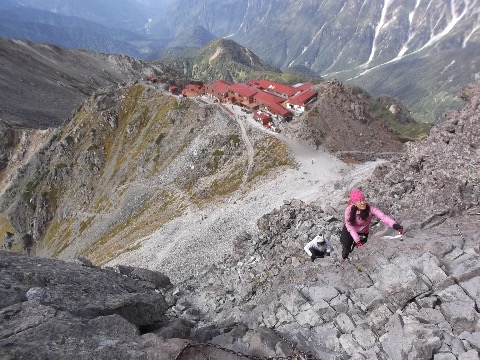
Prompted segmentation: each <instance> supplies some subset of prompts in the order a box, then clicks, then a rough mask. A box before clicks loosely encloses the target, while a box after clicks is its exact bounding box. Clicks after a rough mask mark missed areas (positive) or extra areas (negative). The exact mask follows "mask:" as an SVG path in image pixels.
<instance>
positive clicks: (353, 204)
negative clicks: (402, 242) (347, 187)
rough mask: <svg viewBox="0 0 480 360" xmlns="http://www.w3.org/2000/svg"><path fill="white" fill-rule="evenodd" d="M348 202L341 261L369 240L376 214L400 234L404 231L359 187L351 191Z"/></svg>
mask: <svg viewBox="0 0 480 360" xmlns="http://www.w3.org/2000/svg"><path fill="white" fill-rule="evenodd" d="M348 204H349V205H348V206H347V208H346V209H345V225H344V226H343V229H342V234H341V235H340V242H341V243H342V248H343V249H342V260H340V261H341V262H343V261H345V259H347V258H348V255H349V254H350V253H351V252H352V251H353V249H354V248H355V246H356V247H361V246H362V245H363V244H365V243H366V242H367V239H368V233H369V231H370V223H371V221H372V218H373V217H374V216H375V217H377V218H379V219H380V220H381V221H382V222H383V223H385V224H386V225H388V226H390V227H391V228H394V229H395V230H397V231H398V232H399V233H400V234H402V233H403V227H402V226H401V225H400V224H398V223H397V222H395V220H393V219H392V218H390V217H388V216H387V215H385V214H384V213H383V212H381V211H380V210H378V209H377V208H375V207H373V206H370V205H369V204H368V203H367V202H366V200H365V196H364V195H363V193H362V192H361V191H360V190H359V189H353V190H352V191H351V192H350V200H349V202H348Z"/></svg>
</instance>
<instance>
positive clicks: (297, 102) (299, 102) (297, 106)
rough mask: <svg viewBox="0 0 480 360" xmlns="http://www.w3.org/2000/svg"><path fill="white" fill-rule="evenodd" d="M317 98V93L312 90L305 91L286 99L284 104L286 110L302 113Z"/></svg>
mask: <svg viewBox="0 0 480 360" xmlns="http://www.w3.org/2000/svg"><path fill="white" fill-rule="evenodd" d="M317 96H318V93H317V92H316V91H313V90H307V91H304V92H301V93H300V94H298V95H296V96H294V97H292V98H291V99H288V100H287V101H286V102H285V104H286V107H287V109H292V110H296V111H300V112H304V111H305V110H306V107H307V105H308V104H309V103H311V102H312V101H314V100H315V99H316V98H317Z"/></svg>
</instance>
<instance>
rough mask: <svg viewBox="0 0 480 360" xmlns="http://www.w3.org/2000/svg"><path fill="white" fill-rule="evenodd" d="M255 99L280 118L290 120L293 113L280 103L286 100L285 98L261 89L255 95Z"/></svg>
mask: <svg viewBox="0 0 480 360" xmlns="http://www.w3.org/2000/svg"><path fill="white" fill-rule="evenodd" d="M253 101H254V102H255V103H256V104H258V105H259V106H260V107H263V108H265V109H267V110H268V111H269V112H271V113H272V114H273V115H275V116H276V117H277V118H279V119H280V120H285V121H287V120H290V119H291V118H292V116H293V114H292V113H291V112H290V111H288V110H287V109H285V108H284V107H283V106H281V105H280V104H281V103H283V102H284V101H285V99H284V98H282V97H280V96H276V95H273V94H269V93H267V92H264V91H259V92H257V93H256V94H255V95H254V96H253Z"/></svg>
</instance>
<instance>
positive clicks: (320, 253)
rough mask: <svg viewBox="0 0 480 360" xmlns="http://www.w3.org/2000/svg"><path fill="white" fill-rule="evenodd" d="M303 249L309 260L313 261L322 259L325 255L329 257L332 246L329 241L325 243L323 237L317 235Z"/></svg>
mask: <svg viewBox="0 0 480 360" xmlns="http://www.w3.org/2000/svg"><path fill="white" fill-rule="evenodd" d="M303 249H304V250H305V252H306V253H307V254H308V256H310V260H312V261H315V259H316V258H323V257H324V256H325V255H326V256H330V250H331V249H332V246H331V243H330V241H328V240H327V241H325V239H324V238H323V236H321V235H317V236H315V238H314V239H313V240H312V241H310V242H309V243H308V244H307V245H305V247H304V248H303Z"/></svg>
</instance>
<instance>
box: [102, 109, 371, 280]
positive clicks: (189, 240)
mask: <svg viewBox="0 0 480 360" xmlns="http://www.w3.org/2000/svg"><path fill="white" fill-rule="evenodd" d="M234 114H235V115H236V116H237V117H238V118H241V117H242V115H245V114H244V113H241V112H240V111H239V110H237V109H235V110H234ZM241 121H242V122H243V124H244V126H247V127H248V126H255V127H257V128H259V129H260V128H261V126H260V125H258V124H257V123H256V122H254V121H253V120H252V119H250V118H249V117H247V118H246V119H245V118H244V117H242V120H241ZM265 131H268V130H265ZM275 136H277V137H278V138H280V139H281V140H283V141H285V142H286V143H287V145H288V146H289V148H290V150H291V151H292V153H293V155H294V156H295V158H296V161H297V162H298V165H299V166H298V168H296V169H287V170H285V171H283V172H281V173H276V174H273V175H272V176H271V177H270V178H268V179H264V180H261V181H260V182H258V183H256V184H255V186H254V187H253V189H251V190H249V191H248V192H244V190H239V191H237V192H236V193H235V194H233V195H232V196H231V197H230V198H228V199H226V200H225V201H224V203H221V204H218V203H217V204H215V205H214V206H210V207H208V208H204V209H198V208H190V209H189V210H188V211H187V213H186V214H185V215H184V216H182V217H180V218H177V219H175V220H173V221H171V222H170V223H168V224H167V225H166V226H164V227H163V228H161V229H159V230H157V231H156V232H155V233H153V234H151V235H150V236H147V237H145V238H142V239H139V243H140V244H141V247H140V248H139V249H137V250H135V251H132V252H129V253H124V254H122V255H121V256H119V257H118V258H116V259H115V260H113V261H111V262H110V263H108V264H107V266H112V265H115V264H122V265H131V266H136V267H141V268H147V269H151V270H156V271H161V272H163V273H165V274H166V275H168V276H169V277H170V278H171V280H172V282H174V283H177V282H181V281H182V280H184V279H185V278H187V277H189V276H191V275H194V274H195V273H196V272H198V271H199V270H200V269H201V268H202V267H204V266H205V265H208V264H211V263H214V262H217V261H220V260H221V258H222V256H223V255H224V254H226V253H227V252H229V251H231V244H232V241H233V240H234V239H235V237H236V236H237V235H239V234H241V233H242V232H244V231H247V232H249V233H252V234H253V233H255V232H256V231H257V227H256V222H257V219H259V218H260V217H261V216H262V215H264V214H266V213H269V212H271V211H272V210H273V209H275V208H278V207H280V206H281V205H282V204H283V201H284V200H290V199H300V200H302V201H304V202H307V203H311V202H317V203H319V204H320V205H327V204H331V203H336V202H338V201H339V199H341V198H342V197H343V196H344V194H345V191H346V189H347V187H348V186H350V185H351V184H352V182H355V181H356V180H360V179H359V178H360V177H363V176H364V175H366V174H368V173H370V172H371V171H373V169H374V168H375V167H376V165H377V164H376V163H366V164H362V165H348V164H345V163H343V162H342V161H340V160H339V159H337V158H336V157H334V156H332V155H331V154H329V153H327V152H326V151H324V150H318V151H317V150H314V149H312V148H310V147H307V146H304V145H303V144H301V143H300V142H298V141H296V140H294V139H288V138H286V137H285V136H283V135H281V134H275Z"/></svg>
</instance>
